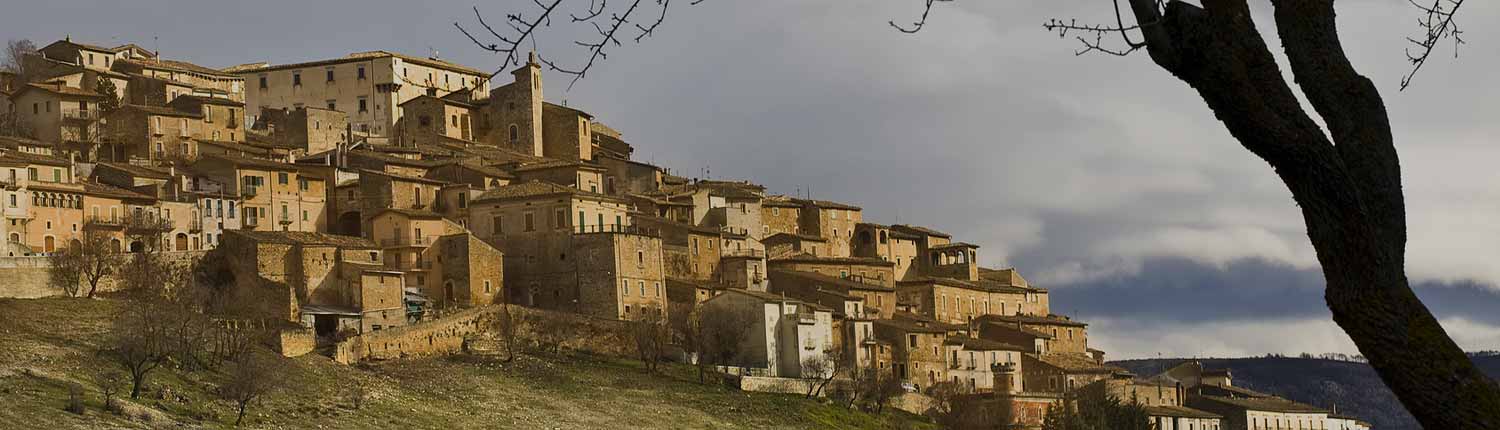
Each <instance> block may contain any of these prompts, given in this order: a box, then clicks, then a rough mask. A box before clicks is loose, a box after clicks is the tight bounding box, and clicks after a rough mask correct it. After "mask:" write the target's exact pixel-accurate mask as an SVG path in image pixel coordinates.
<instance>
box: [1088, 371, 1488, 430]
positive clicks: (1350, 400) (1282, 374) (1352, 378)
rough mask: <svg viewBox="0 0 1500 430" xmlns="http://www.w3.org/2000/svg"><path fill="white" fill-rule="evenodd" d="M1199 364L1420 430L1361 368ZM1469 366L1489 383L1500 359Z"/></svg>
mask: <svg viewBox="0 0 1500 430" xmlns="http://www.w3.org/2000/svg"><path fill="white" fill-rule="evenodd" d="M1180 361H1181V360H1180V359H1163V360H1125V361H1119V362H1115V363H1114V364H1116V365H1119V366H1121V367H1124V368H1126V369H1130V370H1131V371H1132V372H1135V373H1136V374H1139V375H1154V374H1157V373H1160V372H1161V371H1162V370H1165V369H1166V368H1167V367H1170V366H1172V365H1175V364H1177V363H1178V362H1180ZM1201 361H1203V364H1204V365H1205V366H1207V367H1210V368H1227V369H1229V370H1230V371H1231V372H1232V373H1233V374H1234V385H1237V386H1242V387H1246V388H1250V389H1252V390H1257V391H1262V392H1267V393H1272V394H1276V395H1280V396H1282V397H1286V398H1289V399H1292V400H1296V401H1299V402H1303V403H1308V404H1312V405H1316V406H1320V407H1324V408H1329V407H1331V406H1332V405H1338V409H1339V412H1340V413H1343V414H1349V415H1354V416H1357V417H1360V418H1363V419H1365V420H1366V421H1369V422H1370V423H1371V424H1374V425H1375V428H1378V429H1381V430H1417V429H1421V428H1422V427H1421V426H1420V425H1418V424H1417V422H1416V420H1415V419H1413V418H1412V416H1411V414H1410V413H1407V412H1406V409H1405V408H1403V407H1402V406H1401V402H1399V401H1397V400H1396V395H1395V394H1393V393H1391V390H1390V389H1389V388H1386V386H1385V383H1384V382H1381V380H1380V377H1379V376H1378V375H1376V374H1375V370H1374V369H1372V368H1370V366H1369V365H1367V364H1364V363H1350V362H1342V361H1330V360H1319V359H1305V358H1290V357H1287V358H1264V357H1263V358H1232V359H1203V360H1201ZM1474 362H1475V364H1477V365H1479V367H1480V368H1481V369H1484V371H1485V372H1486V373H1488V374H1489V375H1490V377H1492V378H1493V377H1500V357H1497V356H1481V357H1475V359H1474Z"/></svg>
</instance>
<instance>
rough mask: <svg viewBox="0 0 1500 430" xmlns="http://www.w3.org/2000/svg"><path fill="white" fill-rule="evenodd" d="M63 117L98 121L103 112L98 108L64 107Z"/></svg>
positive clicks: (72, 119)
mask: <svg viewBox="0 0 1500 430" xmlns="http://www.w3.org/2000/svg"><path fill="white" fill-rule="evenodd" d="M62 117H63V119H65V120H71V121H97V120H99V118H100V117H101V114H100V112H99V110H98V109H64V110H63V111H62Z"/></svg>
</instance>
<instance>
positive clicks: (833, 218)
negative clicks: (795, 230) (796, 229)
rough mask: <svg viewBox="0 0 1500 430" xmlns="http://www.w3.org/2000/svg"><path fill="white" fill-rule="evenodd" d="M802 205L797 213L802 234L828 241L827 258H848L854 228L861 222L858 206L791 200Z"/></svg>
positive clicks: (860, 212) (823, 201)
mask: <svg viewBox="0 0 1500 430" xmlns="http://www.w3.org/2000/svg"><path fill="white" fill-rule="evenodd" d="M793 201H794V202H798V203H801V204H802V210H800V211H798V212H799V216H800V219H799V220H798V221H799V223H798V224H799V226H800V227H801V230H802V233H805V234H811V235H817V236H818V237H822V238H823V239H824V240H827V241H828V249H829V254H828V255H829V256H832V257H848V256H849V255H850V251H851V249H852V248H851V244H853V242H854V241H853V237H854V226H855V225H857V224H859V223H860V221H861V220H862V215H861V214H862V212H863V210H862V209H860V207H859V206H854V205H848V204H843V203H838V202H832V201H827V200H806V199H793Z"/></svg>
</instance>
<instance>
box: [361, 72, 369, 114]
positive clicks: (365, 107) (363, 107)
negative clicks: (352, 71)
mask: <svg viewBox="0 0 1500 430" xmlns="http://www.w3.org/2000/svg"><path fill="white" fill-rule="evenodd" d="M360 70H364V69H360ZM359 111H360V112H369V111H370V110H369V100H366V99H365V96H359Z"/></svg>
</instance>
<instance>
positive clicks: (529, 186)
mask: <svg viewBox="0 0 1500 430" xmlns="http://www.w3.org/2000/svg"><path fill="white" fill-rule="evenodd" d="M558 194H566V195H574V196H584V197H590V198H595V199H603V200H611V201H617V200H619V199H617V198H615V197H611V196H606V195H603V194H599V193H590V192H587V191H583V190H579V189H577V188H573V187H566V186H562V185H558V184H554V183H551V182H542V181H538V180H535V179H533V180H531V181H527V182H522V183H519V184H510V185H503V186H500V187H496V188H494V189H491V190H489V191H485V192H484V194H480V195H479V197H475V198H474V201H475V202H481V201H486V200H504V199H520V198H529V197H539V196H548V195H558Z"/></svg>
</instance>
